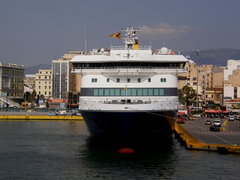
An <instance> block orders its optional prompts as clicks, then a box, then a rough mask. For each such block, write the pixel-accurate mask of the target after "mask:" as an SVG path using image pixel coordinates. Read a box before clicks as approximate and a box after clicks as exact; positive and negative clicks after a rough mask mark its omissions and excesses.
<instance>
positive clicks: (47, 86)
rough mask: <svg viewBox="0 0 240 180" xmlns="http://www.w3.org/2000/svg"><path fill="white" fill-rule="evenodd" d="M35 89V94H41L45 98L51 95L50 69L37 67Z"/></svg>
mask: <svg viewBox="0 0 240 180" xmlns="http://www.w3.org/2000/svg"><path fill="white" fill-rule="evenodd" d="M35 91H36V93H37V95H39V96H41V95H43V96H44V98H45V99H49V98H50V97H51V96H52V70H51V69H39V71H38V73H37V74H36V75H35Z"/></svg>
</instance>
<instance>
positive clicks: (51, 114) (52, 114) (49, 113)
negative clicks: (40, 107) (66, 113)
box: [48, 112, 56, 116]
mask: <svg viewBox="0 0 240 180" xmlns="http://www.w3.org/2000/svg"><path fill="white" fill-rule="evenodd" d="M55 115H56V113H55V112H48V116H55Z"/></svg>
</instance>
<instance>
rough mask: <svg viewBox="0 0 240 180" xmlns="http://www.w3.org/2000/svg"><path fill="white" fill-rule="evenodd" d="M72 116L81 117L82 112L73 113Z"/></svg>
mask: <svg viewBox="0 0 240 180" xmlns="http://www.w3.org/2000/svg"><path fill="white" fill-rule="evenodd" d="M72 115H74V116H81V113H80V112H73V113H72Z"/></svg>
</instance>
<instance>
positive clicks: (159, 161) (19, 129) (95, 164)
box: [0, 121, 240, 180]
mask: <svg viewBox="0 0 240 180" xmlns="http://www.w3.org/2000/svg"><path fill="white" fill-rule="evenodd" d="M155 145H156V146H155ZM155 145H152V146H149V148H148V147H145V146H144V144H143V145H142V146H143V147H142V148H138V150H137V151H136V153H134V154H119V153H117V150H116V149H115V148H114V146H111V145H109V144H108V145H106V144H104V143H103V144H101V143H96V142H94V141H93V140H92V139H91V138H89V134H88V131H87V129H86V126H85V124H84V121H1V122H0V179H23V180H27V179H41V180H45V179H51V180H52V179H57V180H61V179H68V180H69V179H204V178H207V179H233V180H234V179H236V180H237V179H239V177H240V171H239V169H240V155H239V154H219V153H216V152H205V151H191V150H186V149H185V147H184V146H182V145H181V144H180V143H179V142H178V140H177V139H175V138H174V137H173V140H172V143H170V144H168V145H166V146H165V147H164V148H163V147H161V148H160V146H159V145H158V144H157V142H155Z"/></svg>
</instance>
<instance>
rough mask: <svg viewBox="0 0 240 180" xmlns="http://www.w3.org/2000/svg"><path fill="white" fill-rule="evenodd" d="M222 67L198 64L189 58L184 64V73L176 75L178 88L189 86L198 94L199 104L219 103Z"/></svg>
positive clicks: (221, 90)
mask: <svg viewBox="0 0 240 180" xmlns="http://www.w3.org/2000/svg"><path fill="white" fill-rule="evenodd" d="M223 69H224V68H221V67H216V66H214V65H200V66H197V64H196V63H195V62H194V61H192V60H190V61H189V62H188V63H187V64H186V65H185V71H186V73H183V74H180V75H179V77H178V88H179V89H181V88H182V87H183V86H185V85H189V86H191V87H192V88H193V89H194V90H195V91H196V93H197V94H198V99H199V102H200V104H202V105H206V104H208V103H215V104H219V103H221V102H222V94H223Z"/></svg>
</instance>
